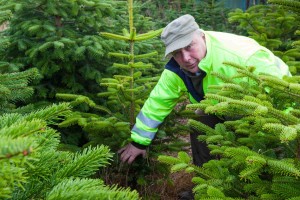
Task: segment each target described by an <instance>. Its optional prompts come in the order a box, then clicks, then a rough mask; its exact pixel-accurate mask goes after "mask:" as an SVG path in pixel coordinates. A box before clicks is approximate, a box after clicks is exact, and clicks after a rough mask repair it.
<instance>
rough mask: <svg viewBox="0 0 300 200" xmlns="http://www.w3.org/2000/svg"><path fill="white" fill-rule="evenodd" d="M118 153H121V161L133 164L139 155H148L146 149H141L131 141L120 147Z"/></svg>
mask: <svg viewBox="0 0 300 200" xmlns="http://www.w3.org/2000/svg"><path fill="white" fill-rule="evenodd" d="M118 153H119V154H121V156H120V158H121V161H122V162H123V163H126V162H127V163H128V164H131V163H132V162H133V161H134V160H135V159H136V157H138V156H139V155H142V156H143V157H144V158H145V157H146V149H139V148H137V147H135V146H134V145H132V144H131V143H129V144H127V145H126V146H125V147H123V148H122V149H120V150H119V151H118Z"/></svg>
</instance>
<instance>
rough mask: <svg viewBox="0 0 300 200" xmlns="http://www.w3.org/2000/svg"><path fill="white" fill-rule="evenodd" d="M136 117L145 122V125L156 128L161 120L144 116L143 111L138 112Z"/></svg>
mask: <svg viewBox="0 0 300 200" xmlns="http://www.w3.org/2000/svg"><path fill="white" fill-rule="evenodd" d="M137 118H138V119H139V120H141V122H142V123H143V124H145V125H146V126H148V127H149V128H157V127H158V126H159V125H160V124H161V123H162V122H160V121H156V120H153V119H150V118H148V117H146V116H145V115H144V114H143V112H140V113H139V114H138V116H137Z"/></svg>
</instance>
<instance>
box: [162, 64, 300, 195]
mask: <svg viewBox="0 0 300 200" xmlns="http://www.w3.org/2000/svg"><path fill="white" fill-rule="evenodd" d="M227 65H228V67H235V68H236V69H237V72H238V73H237V74H236V75H234V76H233V77H226V76H223V75H220V74H217V73H215V74H214V75H216V76H218V77H219V78H220V79H222V80H223V81H224V82H225V83H224V85H221V86H211V89H213V90H211V91H214V92H210V93H208V94H206V96H205V100H203V101H202V102H201V103H199V104H193V105H188V106H187V107H188V108H189V109H192V110H194V109H202V110H205V112H206V113H207V114H215V115H218V116H220V117H226V119H227V120H226V121H225V122H224V123H223V124H218V125H217V126H216V127H215V129H212V128H210V127H208V126H206V125H204V124H202V123H199V122H198V121H196V120H192V119H191V120H189V122H188V124H189V126H191V127H193V128H194V129H196V130H198V131H203V132H205V133H206V134H205V135H201V136H199V138H198V139H199V140H202V141H206V143H207V144H208V147H209V148H210V150H211V154H213V155H215V156H216V158H219V159H214V160H211V161H209V162H208V163H205V164H204V165H203V167H197V166H194V165H192V164H190V160H191V159H190V158H189V156H188V155H187V154H186V153H184V152H181V153H179V154H178V157H177V158H174V157H169V156H161V157H160V160H161V161H162V162H165V163H169V164H170V165H171V166H172V168H171V169H172V170H173V171H178V170H185V171H187V172H194V173H195V174H196V175H195V177H194V178H193V182H194V183H195V184H196V185H195V187H194V192H195V194H196V196H195V199H204V198H205V199H293V198H295V199H297V198H299V196H300V192H299V191H300V188H299V176H300V166H299V158H300V157H299V140H298V138H299V130H300V129H299V123H300V118H299V116H300V115H299V105H300V102H299V93H300V84H299V80H300V79H299V77H296V76H295V77H285V78H284V79H283V80H281V79H278V78H276V77H273V76H270V75H266V74H256V73H255V68H254V67H252V68H251V67H250V68H248V69H246V68H244V67H243V66H237V65H235V64H233V63H227ZM242 77H244V78H243V79H244V80H243V81H241V80H240V79H241V78H242Z"/></svg>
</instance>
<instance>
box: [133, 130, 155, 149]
mask: <svg viewBox="0 0 300 200" xmlns="http://www.w3.org/2000/svg"><path fill="white" fill-rule="evenodd" d="M131 139H132V140H133V141H135V142H136V143H139V144H142V145H145V146H148V145H150V144H151V140H150V139H149V138H144V137H142V136H140V135H138V134H137V133H134V132H131Z"/></svg>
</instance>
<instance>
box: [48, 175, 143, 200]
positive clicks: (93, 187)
mask: <svg viewBox="0 0 300 200" xmlns="http://www.w3.org/2000/svg"><path fill="white" fill-rule="evenodd" d="M46 199H48V200H52V199H53V200H56V199H61V200H69V199H74V200H81V199H99V200H106V199H116V200H123V199H126V200H131V199H137V200H138V199H140V198H139V196H138V193H137V192H136V191H130V190H129V189H123V188H117V187H116V186H114V185H113V186H111V187H108V186H104V184H103V181H102V180H99V179H94V180H93V179H79V178H76V179H66V180H64V181H62V182H61V183H59V184H58V185H56V186H55V187H54V188H53V189H52V190H51V191H50V193H49V194H48V195H47V197H46Z"/></svg>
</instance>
